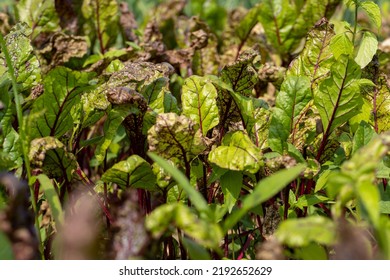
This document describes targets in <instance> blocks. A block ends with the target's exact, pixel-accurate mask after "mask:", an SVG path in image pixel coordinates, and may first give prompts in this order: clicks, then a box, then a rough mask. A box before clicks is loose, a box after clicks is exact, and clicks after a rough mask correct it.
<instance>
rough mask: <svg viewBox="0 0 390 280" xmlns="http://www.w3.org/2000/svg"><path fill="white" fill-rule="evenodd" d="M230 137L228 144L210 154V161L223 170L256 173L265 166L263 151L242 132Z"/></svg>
mask: <svg viewBox="0 0 390 280" xmlns="http://www.w3.org/2000/svg"><path fill="white" fill-rule="evenodd" d="M226 137H227V136H225V138H226ZM228 137H229V138H226V139H229V140H228V143H227V144H225V145H222V146H219V147H217V148H215V149H213V150H212V151H211V152H210V153H209V161H210V162H212V163H214V164H216V165H218V166H219V167H222V168H226V169H230V170H238V171H248V172H251V173H256V172H257V171H258V170H259V168H260V166H261V165H262V164H263V162H262V154H261V150H260V149H259V148H258V147H256V145H254V144H253V143H252V141H251V140H250V139H249V137H248V135H246V134H245V133H243V132H241V131H237V132H234V133H233V134H231V135H229V136H228Z"/></svg>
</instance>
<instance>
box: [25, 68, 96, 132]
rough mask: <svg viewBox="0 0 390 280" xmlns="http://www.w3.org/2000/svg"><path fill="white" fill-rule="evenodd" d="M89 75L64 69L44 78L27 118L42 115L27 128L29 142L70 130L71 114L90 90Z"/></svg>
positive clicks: (57, 69) (71, 123)
mask: <svg viewBox="0 0 390 280" xmlns="http://www.w3.org/2000/svg"><path fill="white" fill-rule="evenodd" d="M93 75H94V74H93V73H85V72H77V71H72V70H70V69H68V68H65V67H57V68H55V69H54V70H52V71H50V72H49V73H48V74H47V75H46V77H45V79H44V81H43V83H44V93H43V94H42V95H40V96H39V97H38V98H37V99H36V100H35V102H34V104H33V107H32V110H31V114H35V113H39V112H41V111H42V110H44V114H43V115H42V116H41V117H40V118H39V119H37V120H36V122H35V125H34V126H33V127H32V128H31V133H32V135H31V138H36V137H44V136H55V137H60V136H62V135H64V134H65V133H66V132H67V131H69V130H70V129H71V128H72V127H73V126H74V122H75V120H74V119H73V117H72V110H75V109H74V107H76V106H80V101H81V94H82V93H83V92H84V91H87V90H90V89H91V88H93V86H90V85H89V80H90V79H91V78H92V77H93Z"/></svg>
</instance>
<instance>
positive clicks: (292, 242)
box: [275, 216, 336, 247]
mask: <svg viewBox="0 0 390 280" xmlns="http://www.w3.org/2000/svg"><path fill="white" fill-rule="evenodd" d="M275 235H276V238H277V239H278V240H279V241H280V242H281V243H283V244H286V245H287V246H289V247H303V246H308V245H309V244H310V243H311V242H316V243H319V244H323V245H332V244H334V242H335V240H336V227H335V225H334V223H333V221H332V220H330V219H328V218H326V217H322V216H310V217H306V218H301V219H288V220H285V221H283V222H281V223H280V225H279V228H278V229H277V230H276V233H275Z"/></svg>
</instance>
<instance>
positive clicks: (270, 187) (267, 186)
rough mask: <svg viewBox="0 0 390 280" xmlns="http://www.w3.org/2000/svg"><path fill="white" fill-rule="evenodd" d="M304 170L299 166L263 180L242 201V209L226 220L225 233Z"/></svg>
mask: <svg viewBox="0 0 390 280" xmlns="http://www.w3.org/2000/svg"><path fill="white" fill-rule="evenodd" d="M303 170H305V165H303V164H299V165H297V166H294V167H292V168H289V169H284V170H281V171H278V172H276V173H275V174H273V175H271V176H270V177H267V178H265V179H263V180H261V181H260V182H259V183H258V184H257V185H256V187H255V188H254V190H253V192H252V193H251V194H249V195H247V196H246V197H245V198H244V199H243V200H242V203H241V208H240V209H239V210H237V211H235V212H233V213H232V214H231V215H230V216H228V217H227V218H226V220H225V223H224V225H223V228H224V230H225V232H227V231H228V230H229V229H231V228H232V227H233V226H234V225H235V224H236V223H237V222H238V221H239V220H240V219H241V218H242V217H243V216H244V215H245V214H246V213H247V212H248V211H250V210H251V209H252V208H254V207H256V206H258V205H260V204H261V203H263V202H265V201H267V200H268V199H270V198H271V197H273V196H274V195H275V194H277V193H278V192H280V191H281V190H282V189H283V188H285V187H286V186H287V184H289V183H290V182H291V181H292V180H294V179H296V178H297V177H298V176H299V174H300V173H301V172H302V171H303Z"/></svg>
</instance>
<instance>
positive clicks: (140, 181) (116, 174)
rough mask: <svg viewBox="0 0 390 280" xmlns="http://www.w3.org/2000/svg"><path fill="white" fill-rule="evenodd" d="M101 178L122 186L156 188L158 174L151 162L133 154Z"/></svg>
mask: <svg viewBox="0 0 390 280" xmlns="http://www.w3.org/2000/svg"><path fill="white" fill-rule="evenodd" d="M101 180H102V181H103V182H106V183H116V184H118V185H119V186H121V187H122V188H128V187H134V188H140V189H147V190H154V189H155V183H156V176H155V175H154V173H153V171H152V167H151V166H150V164H149V163H147V162H146V161H145V160H144V159H143V158H141V157H139V156H137V155H132V156H130V157H128V158H127V160H123V161H120V162H118V163H116V164H114V165H113V166H112V167H111V168H110V169H108V170H107V171H106V172H104V174H103V175H102V178H101Z"/></svg>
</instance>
